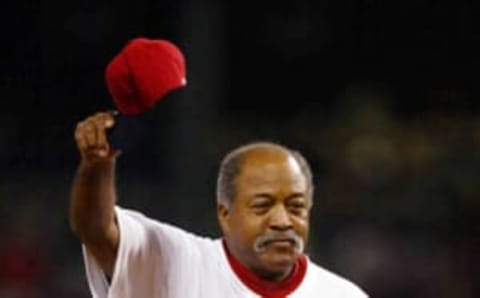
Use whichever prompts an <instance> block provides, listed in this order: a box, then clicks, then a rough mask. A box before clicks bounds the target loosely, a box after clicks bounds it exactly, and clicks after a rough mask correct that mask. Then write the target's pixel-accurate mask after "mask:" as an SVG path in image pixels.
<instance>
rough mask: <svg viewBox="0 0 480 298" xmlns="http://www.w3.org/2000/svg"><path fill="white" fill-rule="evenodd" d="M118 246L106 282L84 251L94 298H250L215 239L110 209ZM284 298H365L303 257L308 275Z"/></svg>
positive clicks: (249, 291)
mask: <svg viewBox="0 0 480 298" xmlns="http://www.w3.org/2000/svg"><path fill="white" fill-rule="evenodd" d="M115 212H116V218H117V221H118V225H119V229H120V244H119V248H118V254H117V259H116V262H115V267H114V273H113V276H112V279H111V282H110V283H109V282H108V281H107V279H106V277H105V274H104V272H103V271H102V269H101V268H100V266H99V265H98V263H97V262H96V260H95V258H94V257H93V256H92V255H91V254H90V253H89V251H88V250H87V249H86V247H85V246H84V247H83V255H84V260H85V268H86V273H87V279H88V283H89V286H90V291H91V293H92V295H93V297H94V298H166V297H168V298H186V297H188V298H196V297H198V298H200V297H202V298H229V297H232V298H237V297H238V298H253V297H259V298H260V296H259V295H258V294H256V293H255V292H253V291H252V290H251V289H250V288H248V287H247V286H246V285H245V284H243V283H242V281H241V280H240V279H239V277H237V275H236V274H235V272H234V271H233V270H232V269H231V267H230V263H229V261H228V259H227V255H226V252H225V250H224V247H223V245H222V241H221V240H220V239H209V238H202V237H199V236H197V235H194V234H191V233H188V232H186V231H184V230H182V229H180V228H177V227H174V226H171V225H168V224H165V223H160V222H158V221H155V220H152V219H149V218H147V217H145V216H144V215H142V214H141V213H138V212H135V211H130V210H126V209H122V208H119V207H116V208H115ZM288 297H289V298H297V297H302V298H308V297H322V298H357V297H358V298H364V297H367V295H366V294H365V293H364V292H363V291H362V290H360V289H359V288H358V287H357V286H356V285H354V284H353V283H351V282H350V281H348V280H346V279H344V278H342V277H340V276H338V275H335V274H334V273H331V272H329V271H327V270H325V269H323V268H321V267H320V266H318V265H316V264H314V263H313V262H312V261H310V260H309V259H307V271H306V273H305V277H304V278H303V280H302V282H301V283H300V285H299V286H298V287H297V288H296V289H295V290H294V291H293V292H292V293H291V294H290V295H289V296H288Z"/></svg>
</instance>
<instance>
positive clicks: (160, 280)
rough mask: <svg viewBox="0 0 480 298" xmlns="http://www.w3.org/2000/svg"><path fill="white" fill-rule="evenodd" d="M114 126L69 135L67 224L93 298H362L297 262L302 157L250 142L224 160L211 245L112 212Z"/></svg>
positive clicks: (306, 197)
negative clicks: (71, 168)
mask: <svg viewBox="0 0 480 298" xmlns="http://www.w3.org/2000/svg"><path fill="white" fill-rule="evenodd" d="M113 126H114V118H113V117H112V115H111V114H110V113H97V114H96V115H94V116H91V117H89V118H87V119H86V120H85V121H82V122H80V123H79V124H78V125H77V128H76V131H75V139H76V142H77V146H78V149H79V152H80V155H81V162H80V165H79V167H78V170H77V173H76V176H75V179H74V182H73V187H72V198H71V209H70V221H71V226H72V229H73V231H74V232H75V234H76V235H77V236H78V237H79V238H80V240H81V241H82V242H83V244H84V245H83V253H84V259H85V265H86V271H87V277H88V282H89V286H90V290H91V292H92V294H93V296H94V297H99V298H103V297H128V298H130V297H132V298H133V297H136V298H150V297H152V298H155V297H175V298H176V297H178V298H190V297H205V298H207V297H208V298H215V297H218V298H226V297H242V298H246V297H247V298H248V297H265V298H280V297H322V298H330V297H352V298H355V297H367V296H366V294H365V293H364V292H363V291H361V290H360V289H359V288H358V287H357V286H355V285H354V284H353V283H351V282H349V281H347V280H345V279H344V278H341V277H339V276H337V275H335V274H333V273H331V272H329V271H327V270H325V269H323V268H321V267H320V266H318V265H316V264H314V263H313V262H312V261H311V260H310V259H309V258H308V257H307V256H306V255H304V254H303V248H304V247H305V244H306V242H307V238H308V228H309V215H310V209H311V206H312V204H313V202H312V198H313V185H312V177H311V172H310V168H309V166H308V164H307V162H306V161H305V159H304V158H303V157H302V156H301V155H300V154H299V153H297V152H294V151H292V150H290V149H288V148H286V147H283V146H280V145H277V144H272V143H253V144H249V145H246V146H243V147H240V148H238V149H236V150H234V151H233V152H231V153H230V154H228V155H227V156H226V157H225V159H224V161H223V162H222V164H221V167H220V172H219V176H218V184H217V203H218V204H217V206H218V207H217V215H218V220H219V223H220V226H221V229H222V231H223V238H222V239H208V238H203V237H199V236H196V235H193V234H191V233H188V232H186V231H184V230H181V229H179V228H177V227H174V226H171V225H168V224H165V223H161V222H158V221H155V220H152V219H149V218H147V217H145V216H144V215H142V214H140V213H138V212H135V211H131V210H126V209H123V208H120V207H118V206H116V205H115V204H116V198H115V197H116V194H115V162H116V160H117V158H118V156H119V152H118V151H117V150H115V148H111V147H110V145H109V142H108V139H107V136H106V131H107V130H108V129H109V128H111V127H113Z"/></svg>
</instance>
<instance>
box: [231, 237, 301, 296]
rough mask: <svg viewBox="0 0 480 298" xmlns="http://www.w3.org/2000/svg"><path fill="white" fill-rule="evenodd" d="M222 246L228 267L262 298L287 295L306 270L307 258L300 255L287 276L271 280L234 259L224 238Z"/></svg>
mask: <svg viewBox="0 0 480 298" xmlns="http://www.w3.org/2000/svg"><path fill="white" fill-rule="evenodd" d="M223 248H224V249H225V253H226V255H227V259H228V262H229V263H230V267H231V268H232V269H233V271H234V272H235V274H236V275H237V277H238V278H239V279H240V280H241V281H242V282H243V284H245V285H246V286H247V287H248V288H250V289H251V290H252V291H254V292H255V293H257V294H258V295H260V296H261V297H263V298H285V297H287V295H289V294H290V293H292V292H293V291H294V290H295V289H296V288H297V287H298V286H299V285H300V283H301V282H302V281H303V278H304V277H305V273H306V272H307V258H306V257H305V255H302V256H300V257H299V258H298V259H297V261H296V262H295V265H294V267H293V270H292V272H291V273H290V275H289V276H288V277H287V278H285V279H284V280H282V281H281V282H278V283H277V282H271V281H268V280H264V279H262V278H260V277H259V276H257V275H255V273H253V272H252V271H250V270H249V269H248V268H247V267H245V266H244V265H243V264H242V263H240V262H239V261H238V260H237V259H235V257H234V256H233V255H232V254H231V253H230V251H229V250H228V247H227V245H226V243H225V240H224V241H223Z"/></svg>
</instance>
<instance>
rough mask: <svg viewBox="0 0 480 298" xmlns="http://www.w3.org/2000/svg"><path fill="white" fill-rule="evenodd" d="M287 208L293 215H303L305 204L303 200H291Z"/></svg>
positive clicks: (305, 208)
mask: <svg viewBox="0 0 480 298" xmlns="http://www.w3.org/2000/svg"><path fill="white" fill-rule="evenodd" d="M287 208H288V210H289V211H290V212H292V213H293V214H295V215H303V214H304V212H305V211H306V210H307V204H306V203H305V202H304V201H292V202H289V203H288V205H287Z"/></svg>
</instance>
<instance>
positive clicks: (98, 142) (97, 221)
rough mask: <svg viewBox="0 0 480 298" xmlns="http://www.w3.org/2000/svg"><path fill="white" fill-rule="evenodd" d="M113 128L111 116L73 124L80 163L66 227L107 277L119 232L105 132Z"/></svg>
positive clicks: (112, 156) (112, 155)
mask: <svg viewBox="0 0 480 298" xmlns="http://www.w3.org/2000/svg"><path fill="white" fill-rule="evenodd" d="M113 125H114V117H113V115H112V114H111V113H108V112H102V113H97V114H95V115H93V116H91V117H88V118H86V119H85V120H84V121H81V122H79V123H78V124H77V127H76V129H75V141H76V144H77V148H78V151H79V153H80V163H79V165H78V168H77V172H76V175H75V177H74V180H73V185H72V191H71V198H70V225H71V228H72V230H73V232H74V233H75V235H76V236H77V237H78V238H79V239H80V240H81V241H82V242H83V243H84V244H85V245H86V247H87V249H88V250H89V251H90V252H91V253H92V255H93V256H94V257H95V258H96V260H97V261H98V263H99V264H100V266H101V267H102V269H103V270H104V272H105V273H106V274H107V275H109V276H110V277H111V276H112V274H113V269H114V268H113V267H114V264H115V259H116V256H117V250H118V244H119V230H118V226H117V223H116V222H115V216H114V205H115V201H116V192H115V163H116V160H117V157H118V156H119V151H118V150H115V149H114V148H111V147H110V145H109V143H108V140H107V135H106V132H107V130H108V129H109V128H111V127H113Z"/></svg>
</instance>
